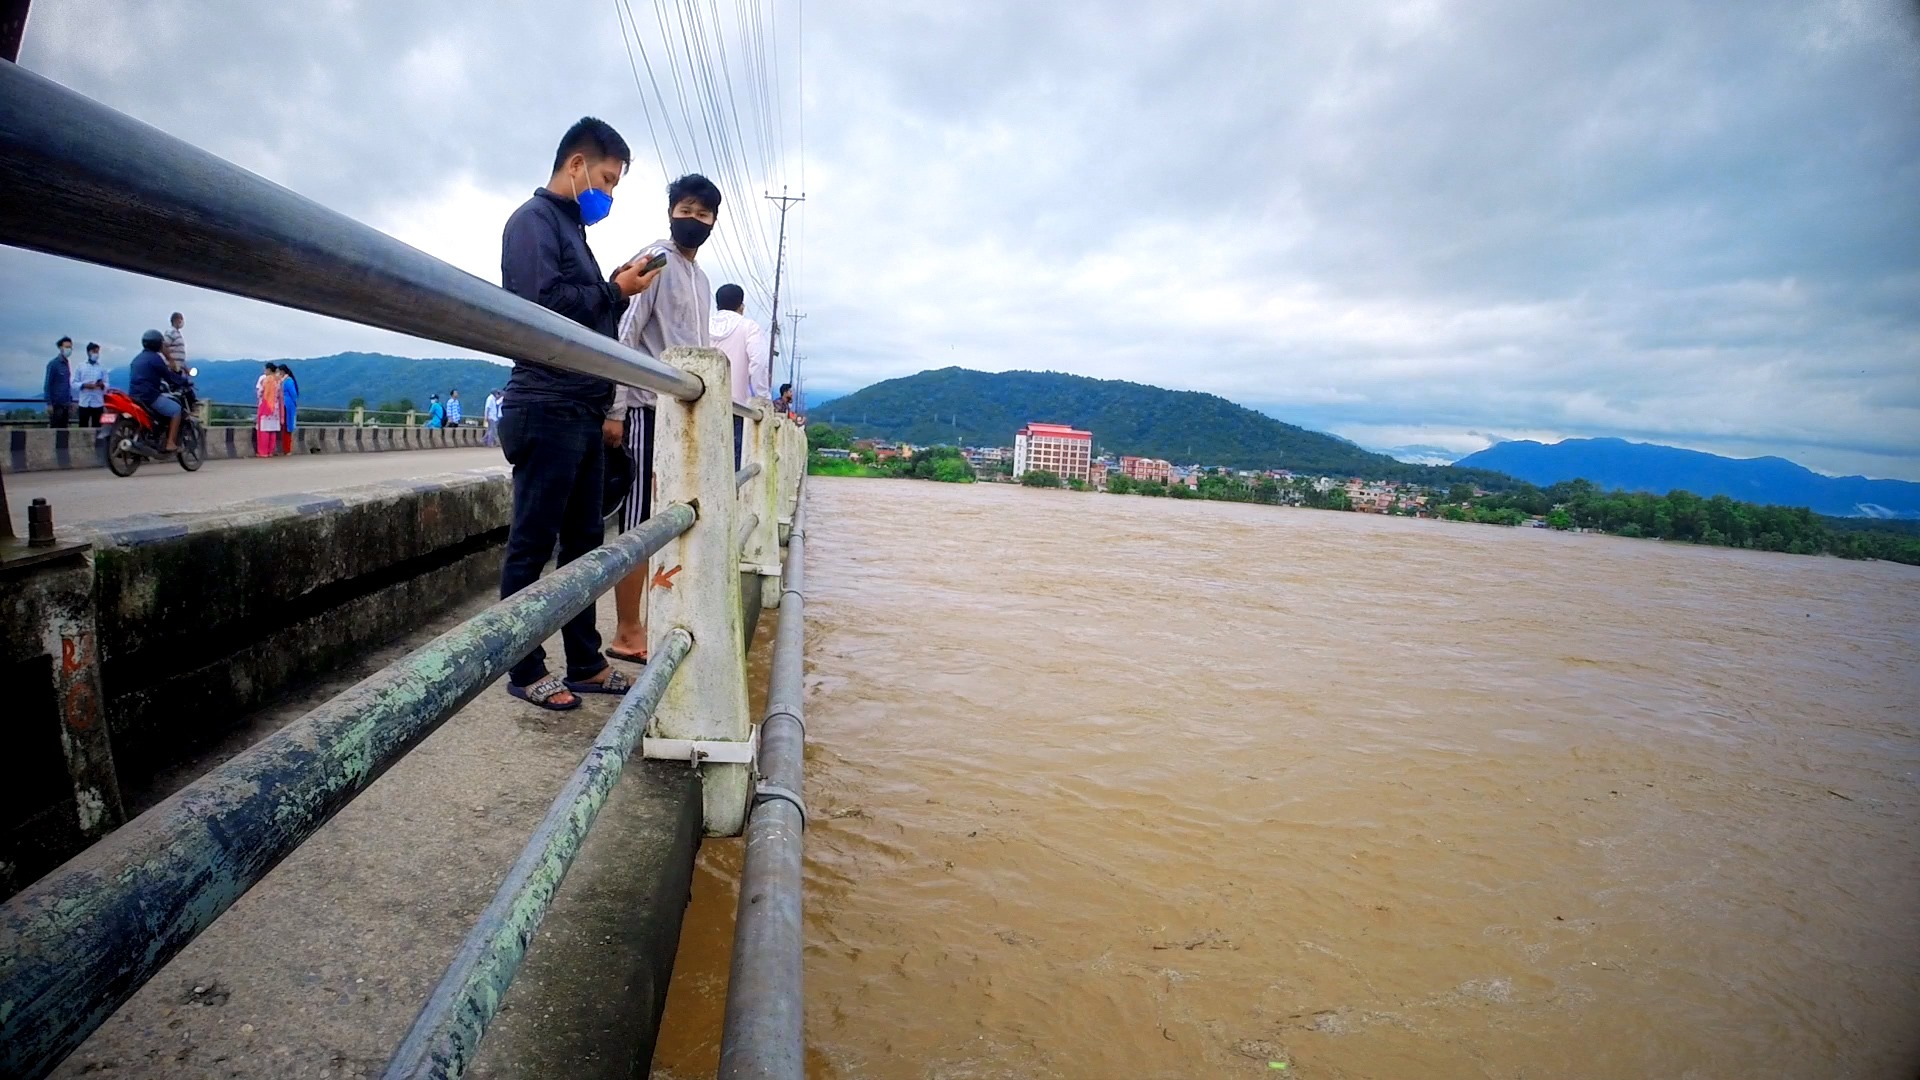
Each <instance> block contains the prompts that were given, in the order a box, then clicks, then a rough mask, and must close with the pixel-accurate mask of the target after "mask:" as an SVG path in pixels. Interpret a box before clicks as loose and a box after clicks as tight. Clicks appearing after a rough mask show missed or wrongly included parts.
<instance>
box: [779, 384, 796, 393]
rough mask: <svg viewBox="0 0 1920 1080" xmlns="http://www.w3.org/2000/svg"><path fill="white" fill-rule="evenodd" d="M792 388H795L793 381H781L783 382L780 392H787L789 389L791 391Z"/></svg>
mask: <svg viewBox="0 0 1920 1080" xmlns="http://www.w3.org/2000/svg"><path fill="white" fill-rule="evenodd" d="M791 389H793V384H792V383H790V382H783V383H781V384H780V392H781V393H782V394H784V393H786V392H787V391H789V390H791Z"/></svg>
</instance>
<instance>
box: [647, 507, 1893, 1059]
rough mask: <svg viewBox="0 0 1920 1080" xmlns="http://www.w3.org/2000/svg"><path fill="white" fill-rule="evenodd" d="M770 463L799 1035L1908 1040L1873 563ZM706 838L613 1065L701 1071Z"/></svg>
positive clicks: (892, 1045) (1671, 1047) (1878, 580)
mask: <svg viewBox="0 0 1920 1080" xmlns="http://www.w3.org/2000/svg"><path fill="white" fill-rule="evenodd" d="M809 498H810V500H811V505H812V510H811V518H812V521H811V525H812V530H811V543H810V546H809V552H808V554H809V556H810V558H809V571H808V572H809V575H810V581H809V590H808V591H809V594H810V600H809V605H808V650H807V651H808V664H809V674H808V682H809V686H810V693H809V698H808V710H809V717H808V718H809V735H810V738H811V740H812V741H811V746H810V750H809V757H808V776H807V798H808V801H809V804H810V806H811V808H812V810H813V812H814V816H815V820H814V824H813V827H812V828H811V829H810V831H809V832H808V834H807V865H808V874H807V896H806V905H807V957H806V978H807V984H806V995H807V1005H808V1008H807V1032H808V1041H809V1045H810V1056H811V1069H810V1071H811V1073H812V1074H813V1075H814V1076H817V1077H833V1078H858V1077H911V1078H962V1077H966V1078H987V1077H1102V1078H1106V1077H1120V1078H1133V1077H1233V1076H1246V1077H1254V1076H1266V1077H1274V1076H1294V1077H1301V1078H1306V1080H1319V1078H1334V1077H1339V1078H1362V1077H1365V1078H1386V1080H1392V1078H1401V1077H1407V1078H1414V1077H1420V1078H1426V1077H1440V1078H1449V1077H1499V1078H1521V1077H1526V1078H1556V1077H1601V1078H1607V1077H1633V1078H1640V1077H1670V1078H1710V1077H1742V1078H1745V1077H1760V1076H1766V1077H1822V1078H1830V1077H1864V1078H1888V1080H1914V1077H1915V1076H1916V1075H1920V850H1916V841H1917V840H1920V791H1917V790H1916V782H1917V781H1920V706H1916V699H1920V664H1917V663H1916V662H1917V661H1920V569H1916V568H1914V567H1906V566H1899V565H1894V564H1887V563H1854V562H1842V561H1839V560H1836V559H1826V558H1808V557H1799V556H1790V555H1777V554H1766V553H1760V552H1745V551H1728V550H1723V549H1714V548H1696V547H1685V546H1677V545H1669V544H1660V543H1655V542H1650V541H1638V540H1623V539H1616V538H1611V537H1603V536H1577V535H1563V534H1557V533H1550V532H1546V531H1543V530H1531V529H1503V528H1497V527H1491V526H1478V525H1466V524H1451V523H1442V522H1432V521H1410V520H1400V519H1386V518H1380V517H1372V516H1365V515H1359V514H1340V513H1329V512H1321V511H1312V510H1291V509H1281V508H1274V507H1261V506H1241V505H1230V504H1222V503H1199V502H1172V501H1167V500H1163V499H1143V498H1134V497H1118V496H1106V495H1076V494H1071V493H1067V492H1044V491H1028V490H1023V489H1017V488H1012V487H1004V486H997V485H985V484H980V485H973V486H970V487H953V486H947V485H941V484H932V483H922V482H910V481H877V480H836V479H826V478H818V477H816V478H814V480H813V481H812V482H811V493H810V496H809ZM739 855H740V852H739V847H738V844H737V842H732V841H726V842H713V843H709V844H708V845H707V847H706V848H705V850H704V851H703V853H702V855H701V862H700V871H699V880H698V884H697V891H696V896H695V901H694V905H693V907H692V909H691V910H690V911H689V913H688V918H687V924H686V930H685V934H684V936H683V939H682V945H681V953H680V958H679V968H678V970H677V972H676V976H675V984H674V989H673V994H672V997H671V999H670V1003H669V1006H668V1011H667V1029H666V1031H665V1033H664V1035H663V1042H662V1045H661V1047H660V1051H659V1055H658V1057H657V1059H656V1072H655V1075H656V1077H661V1078H666V1077H676V1078H677V1077H694V1076H701V1075H712V1070H713V1068H714V1065H715V1063H716V1061H717V1058H718V1039H719V1029H720V1018H721V1013H722V1010H723V1005H724V994H725V981H726V968H727V951H728V943H729V940H730V937H731V924H732V918H733V903H734V899H733V897H734V885H735V882H736V880H737V876H738V871H739ZM1281 1064H1284V1065H1285V1066H1286V1067H1285V1068H1284V1069H1283V1068H1279V1067H1278V1066H1279V1065H1281Z"/></svg>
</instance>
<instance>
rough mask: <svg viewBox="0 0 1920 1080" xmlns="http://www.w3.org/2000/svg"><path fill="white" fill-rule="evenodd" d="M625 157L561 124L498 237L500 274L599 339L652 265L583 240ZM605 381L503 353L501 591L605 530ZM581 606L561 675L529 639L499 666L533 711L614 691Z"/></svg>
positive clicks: (591, 127)
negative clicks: (512, 660)
mask: <svg viewBox="0 0 1920 1080" xmlns="http://www.w3.org/2000/svg"><path fill="white" fill-rule="evenodd" d="M632 161H633V153H632V151H630V150H628V149H627V143H626V140H625V139H622V138H621V137H620V133H619V132H617V131H615V130H613V127H612V125H610V124H608V123H606V122H605V121H603V120H596V119H594V118H593V117H591V116H589V117H584V118H582V119H581V120H580V122H579V123H576V124H574V125H573V127H571V128H569V129H568V130H567V133H566V135H564V136H563V137H562V138H561V139H560V148H559V150H558V151H557V152H556V153H555V154H554V158H553V173H552V175H551V176H550V177H548V179H547V184H546V186H545V187H543V188H540V189H538V190H536V191H535V192H534V193H533V196H532V197H531V198H529V199H528V200H527V201H526V202H524V203H522V204H521V205H520V208H519V209H518V210H515V211H514V212H513V216H512V217H510V218H508V219H507V226H506V229H505V231H504V232H503V233H502V235H501V238H500V282H501V284H502V285H503V286H505V287H506V289H507V291H508V292H511V293H514V294H515V295H517V296H520V297H522V298H524V299H527V300H531V301H533V302H534V303H536V304H539V305H540V306H541V307H544V308H547V309H549V310H551V311H555V312H557V313H559V314H561V315H564V316H566V317H567V318H569V319H572V320H573V321H574V322H577V323H579V324H580V325H582V326H585V327H587V328H588V329H590V330H592V331H594V332H595V333H599V334H604V335H606V336H607V337H614V336H615V335H616V333H617V332H618V329H619V325H620V316H621V314H622V313H623V312H625V311H626V310H627V306H628V304H629V303H630V301H631V299H632V297H634V296H635V295H637V294H639V293H641V292H644V291H645V290H646V288H647V287H648V286H649V285H652V284H653V282H654V279H655V278H657V277H658V276H659V275H660V271H658V270H655V271H653V272H652V273H646V274H643V273H641V272H640V271H641V268H640V267H639V266H635V265H633V264H631V263H628V264H623V265H622V266H620V267H619V268H617V269H616V270H614V272H613V280H612V281H608V280H607V279H606V278H605V277H603V276H602V275H601V272H600V263H599V262H598V261H597V260H595V258H594V256H593V249H592V248H589V247H588V246H587V226H589V225H592V224H594V223H596V222H599V221H600V220H602V219H604V218H605V217H606V216H607V214H608V213H609V212H610V211H612V209H613V189H614V188H615V187H616V186H617V185H618V184H619V183H620V178H621V177H622V176H623V175H625V173H626V171H627V166H628V165H629V164H630V163H631V162H632ZM613 406H614V397H613V384H612V383H611V382H609V381H607V380H606V379H603V378H600V377H599V376H596V375H581V374H578V373H575V372H571V371H565V370H562V369H560V368H555V367H549V366H548V365H546V364H542V363H539V362H538V361H534V360H528V359H523V358H520V357H514V358H513V373H512V374H511V375H510V376H508V378H507V390H506V394H505V397H504V400H503V402H502V404H501V407H500V446H501V449H502V450H503V451H505V453H506V455H507V461H508V463H510V464H511V465H512V466H513V524H512V525H511V526H510V527H509V528H508V530H507V552H506V558H505V559H504V560H503V561H502V562H501V565H500V596H501V597H502V598H503V599H504V598H506V597H509V596H512V595H513V594H514V593H517V592H519V591H520V590H521V589H524V588H526V587H527V586H529V585H531V584H533V583H534V582H535V581H537V580H539V577H540V568H541V567H543V566H545V565H546V562H547V558H548V557H549V556H553V555H554V554H555V552H554V543H555V541H558V542H559V553H558V556H557V558H556V559H555V561H556V562H557V563H558V564H559V565H561V566H565V565H566V564H567V563H570V562H572V561H573V560H575V559H577V558H579V557H580V556H582V555H585V554H586V553H587V552H589V551H592V550H593V549H594V548H596V547H598V546H599V545H600V543H601V541H602V540H603V539H604V538H605V524H604V517H603V510H602V506H603V502H602V500H603V498H604V492H603V490H602V489H603V486H604V468H605V453H606V450H605V448H606V447H618V446H619V445H620V439H621V435H622V426H621V424H620V422H619V420H618V419H616V418H615V416H616V414H615V413H614V412H613ZM594 618H595V614H594V605H591V604H589V605H588V606H587V607H586V609H585V610H583V611H581V612H580V614H578V615H575V616H574V617H573V618H572V619H569V620H568V621H567V624H566V625H565V626H563V627H561V628H560V637H561V640H562V641H563V642H564V643H565V644H566V652H567V674H566V678H565V679H564V680H563V679H560V678H556V677H554V676H553V675H550V674H549V673H548V671H547V654H546V650H544V649H542V648H541V647H540V646H538V645H536V646H534V648H533V651H532V652H529V653H528V654H527V655H526V656H525V657H524V658H522V659H521V661H520V662H519V663H517V664H515V665H514V666H513V670H512V671H510V672H509V673H508V674H507V693H509V694H512V695H513V696H514V697H517V698H520V699H522V700H524V701H528V702H531V703H532V704H535V705H538V706H540V707H541V708H543V709H554V710H564V709H575V708H578V707H579V706H580V695H581V694H624V693H626V692H627V690H628V689H630V688H631V687H632V685H633V684H632V680H630V679H628V678H627V677H626V676H625V675H622V674H621V673H619V672H617V671H615V670H613V665H611V664H609V663H607V661H606V658H605V657H603V656H601V655H600V631H599V628H598V627H597V626H595V624H594Z"/></svg>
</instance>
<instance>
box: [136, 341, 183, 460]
mask: <svg viewBox="0 0 1920 1080" xmlns="http://www.w3.org/2000/svg"><path fill="white" fill-rule="evenodd" d="M165 344H166V337H165V336H164V335H163V334H161V333H160V331H158V330H149V331H147V332H146V333H144V334H141V335H140V355H138V356H136V357H134V358H133V366H132V374H131V376H130V377H129V379H128V383H129V385H128V387H127V396H128V397H130V398H132V399H133V400H134V401H136V402H139V403H140V405H141V407H142V408H144V409H146V410H147V411H148V412H151V413H153V414H154V415H155V416H164V417H166V418H167V445H166V446H165V447H163V448H162V451H163V452H164V453H168V454H171V453H173V452H174V451H176V450H178V449H180V403H179V402H178V401H176V400H174V399H173V398H170V397H168V396H167V393H166V392H167V391H168V390H169V389H171V388H172V387H174V386H176V385H178V384H179V382H180V380H181V379H183V378H185V376H184V375H179V376H176V375H175V374H174V373H173V371H172V370H171V369H170V368H168V367H167V358H166V357H165V356H164V355H162V352H161V350H162V348H163V347H164V346H165Z"/></svg>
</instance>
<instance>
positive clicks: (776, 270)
mask: <svg viewBox="0 0 1920 1080" xmlns="http://www.w3.org/2000/svg"><path fill="white" fill-rule="evenodd" d="M766 198H767V201H769V202H776V203H779V204H780V242H779V244H778V246H777V248H776V250H775V253H774V256H773V317H772V318H771V319H770V320H768V321H770V322H772V323H773V330H772V334H773V337H772V339H771V340H770V341H769V343H768V345H767V370H768V371H772V370H773V358H774V357H776V356H779V355H780V271H781V269H782V268H783V267H785V266H786V262H787V208H788V207H790V206H792V205H793V204H795V203H803V202H806V201H807V193H806V192H804V191H803V192H801V193H800V194H798V195H791V196H790V195H788V194H787V189H786V188H785V187H784V186H783V187H781V189H780V194H778V195H768V196H767V197H766ZM788 366H789V368H791V366H792V365H791V364H789V365H788ZM787 381H788V382H792V381H793V377H792V375H791V374H789V375H788V377H787Z"/></svg>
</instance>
